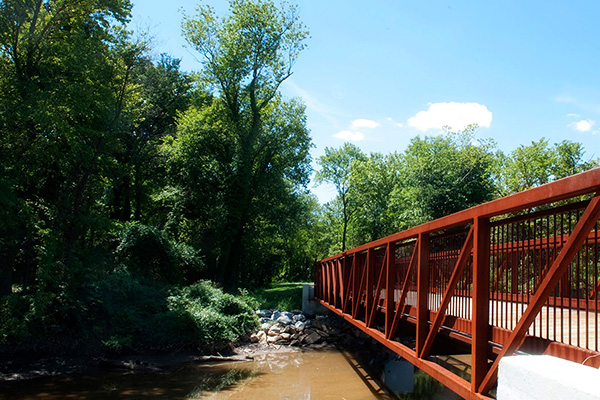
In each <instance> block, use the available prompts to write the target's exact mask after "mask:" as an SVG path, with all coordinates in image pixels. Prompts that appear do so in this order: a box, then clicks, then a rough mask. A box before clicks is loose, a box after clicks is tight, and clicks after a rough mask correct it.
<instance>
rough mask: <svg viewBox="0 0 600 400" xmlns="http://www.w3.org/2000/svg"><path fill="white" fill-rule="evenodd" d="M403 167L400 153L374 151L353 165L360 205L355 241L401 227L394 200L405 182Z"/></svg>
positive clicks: (352, 176) (353, 192)
mask: <svg viewBox="0 0 600 400" xmlns="http://www.w3.org/2000/svg"><path fill="white" fill-rule="evenodd" d="M401 168H402V157H401V156H400V155H399V154H397V153H392V154H389V155H386V156H384V155H382V154H380V153H371V155H370V156H369V158H366V159H364V160H356V161H354V163H353V164H352V168H351V173H350V182H351V184H350V191H351V195H352V197H353V198H354V199H356V200H355V201H356V203H357V205H358V207H357V211H356V215H355V224H354V225H355V228H354V231H355V238H354V242H355V243H364V242H370V241H373V240H376V239H379V238H381V237H384V236H386V235H390V234H392V233H394V232H396V231H397V230H398V228H397V221H396V217H395V216H394V215H393V213H392V209H391V208H390V202H391V199H392V194H393V192H394V189H395V188H397V187H399V185H401V177H400V174H399V171H400V170H401Z"/></svg>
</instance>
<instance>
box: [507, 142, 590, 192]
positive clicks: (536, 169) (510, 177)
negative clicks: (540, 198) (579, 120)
mask: <svg viewBox="0 0 600 400" xmlns="http://www.w3.org/2000/svg"><path fill="white" fill-rule="evenodd" d="M584 154H585V150H584V148H583V146H582V145H581V143H576V142H571V141H569V140H563V141H562V142H560V143H556V144H555V145H554V146H549V143H548V140H547V139H545V138H541V139H540V140H538V141H533V142H531V144H530V145H528V146H525V145H520V146H519V147H517V148H516V149H515V150H513V151H512V152H511V153H510V154H509V155H508V156H507V157H506V158H505V159H504V162H503V164H502V170H503V174H501V178H500V183H501V188H502V189H501V190H502V195H509V194H512V193H517V192H520V191H523V190H527V189H531V188H533V187H535V186H539V185H543V184H545V183H548V182H552V181H554V180H556V179H561V178H565V177H567V176H570V175H574V174H576V173H579V172H583V171H586V170H588V169H591V168H593V167H595V166H597V165H598V161H597V160H588V161H585V160H584Z"/></svg>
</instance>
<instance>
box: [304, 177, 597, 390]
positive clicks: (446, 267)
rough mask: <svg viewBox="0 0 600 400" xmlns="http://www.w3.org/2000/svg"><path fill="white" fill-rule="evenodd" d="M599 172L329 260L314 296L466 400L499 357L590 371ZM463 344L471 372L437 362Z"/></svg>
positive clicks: (491, 379)
mask: <svg viewBox="0 0 600 400" xmlns="http://www.w3.org/2000/svg"><path fill="white" fill-rule="evenodd" d="M599 216H600V168H596V169H593V170H590V171H587V172H584V173H581V174H578V175H574V176H571V177H568V178H565V179H561V180H559V181H556V182H552V183H549V184H547V185H543V186H539V187H537V188H534V189H530V190H527V191H524V192H521V193H517V194H514V195H512V196H508V197H505V198H502V199H498V200H495V201H492V202H489V203H486V204H482V205H480V206H476V207H473V208H470V209H467V210H464V211H461V212H458V213H456V214H452V215H449V216H446V217H444V218H440V219H438V220H435V221H431V222H428V223H426V224H423V225H420V226H417V227H415V228H411V229H408V230H406V231H403V232H399V233H397V234H394V235H391V236H388V237H385V238H383V239H380V240H377V241H374V242H371V243H367V244H365V245H362V246H359V247H356V248H354V249H351V250H348V251H346V252H343V253H340V254H337V255H335V256H332V257H329V258H326V259H324V260H322V261H320V262H319V263H318V264H317V267H316V270H315V296H316V298H317V300H319V301H320V302H321V303H322V304H323V305H324V306H326V307H327V308H329V309H330V310H332V311H334V312H336V313H337V314H339V315H341V316H343V317H344V318H345V319H346V320H348V321H349V322H351V323H353V324H354V325H355V326H357V327H358V328H360V329H362V330H363V331H364V332H366V333H368V334H369V335H371V336H372V337H373V338H375V339H377V340H378V341H379V342H381V343H382V344H384V345H385V346H387V347H388V348H390V349H392V350H393V351H395V352H396V353H398V354H399V355H400V356H402V357H404V358H405V359H407V360H409V361H410V362H412V363H413V364H414V365H415V366H417V367H418V368H420V369H422V370H424V371H425V372H427V373H429V374H430V375H432V376H433V377H434V378H436V379H438V380H439V381H440V382H442V383H443V384H445V385H446V386H447V387H449V388H450V389H452V390H453V391H455V392H456V393H458V394H459V395H461V396H462V397H464V398H466V399H485V398H489V397H488V396H491V395H492V394H490V393H491V392H490V391H492V392H493V388H494V386H495V384H496V379H497V372H498V364H499V361H500V359H501V358H502V357H503V356H505V355H511V354H514V353H515V352H517V353H528V354H550V355H554V356H557V357H561V358H565V359H568V360H572V361H575V362H578V363H583V362H585V364H586V365H591V366H596V367H597V366H598V365H599V364H600V357H597V358H594V357H593V356H595V355H598V354H600V353H599V351H600V345H599V343H598V332H600V329H599V323H600V321H599V319H600V318H599V315H598V310H599V309H600V304H599V303H600V294H599V293H598V292H599V291H600V239H599V237H600V232H599V231H600V224H599V223H598V218H599ZM441 336H444V337H445V338H450V339H452V340H454V341H458V342H461V343H463V344H464V345H465V346H467V348H468V349H469V351H470V354H471V356H470V371H471V373H470V377H469V376H465V375H464V374H460V376H459V375H457V374H455V373H454V372H452V371H450V370H449V369H447V368H445V367H444V366H442V365H440V364H439V363H438V362H436V359H435V357H432V348H433V345H434V342H436V341H437V339H443V338H442V337H441Z"/></svg>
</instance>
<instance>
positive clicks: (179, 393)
mask: <svg viewBox="0 0 600 400" xmlns="http://www.w3.org/2000/svg"><path fill="white" fill-rule="evenodd" d="M240 364H244V365H237V364H236V363H228V364H221V365H194V364H185V365H183V366H181V367H179V368H174V369H170V370H166V371H161V372H129V373H123V372H116V371H114V372H105V373H100V374H96V375H93V376H70V377H62V378H58V377H55V378H39V379H34V380H31V381H24V382H14V383H5V384H2V385H0V399H2V400H13V399H14V400H16V399H44V400H54V399H56V400H58V399H73V400H79V399H82V400H83V399H139V398H147V399H195V398H205V397H207V396H208V395H210V394H212V393H215V392H220V391H226V390H229V389H230V388H232V387H233V386H234V385H236V384H239V383H240V382H243V381H245V380H247V379H250V378H253V377H256V376H258V375H259V372H257V371H256V370H255V369H254V368H252V364H251V363H240Z"/></svg>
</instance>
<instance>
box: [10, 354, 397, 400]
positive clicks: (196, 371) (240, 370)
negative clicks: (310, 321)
mask: <svg viewBox="0 0 600 400" xmlns="http://www.w3.org/2000/svg"><path fill="white" fill-rule="evenodd" d="M1 390H2V393H0V399H2V400H9V399H44V400H54V399H56V400H58V399H61V400H62V399H73V400H79V399H140V398H144V399H214V400H222V399H253V400H266V399H290V400H292V399H294V400H305V399H306V400H308V399H347V400H352V399H355V400H364V399H384V398H387V396H385V395H383V391H382V390H381V389H380V388H379V387H378V386H377V384H376V383H375V382H374V381H373V380H372V379H371V378H370V377H369V376H368V374H366V373H365V372H364V370H362V368H361V367H360V366H359V365H358V364H357V363H356V362H355V361H354V360H353V359H351V356H349V355H348V354H347V353H343V352H339V351H335V350H323V351H307V352H288V353H269V354H264V355H259V356H256V357H255V359H254V361H248V362H228V363H219V364H205V363H203V364H196V363H188V364H184V365H182V366H180V367H177V368H172V369H168V370H164V371H160V372H135V373H126V374H124V373H123V372H122V371H121V372H116V371H114V372H113V371H111V372H105V373H100V374H96V375H92V376H70V377H54V378H41V379H35V380H31V381H23V382H15V383H11V384H4V385H3V386H2V389H1Z"/></svg>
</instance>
